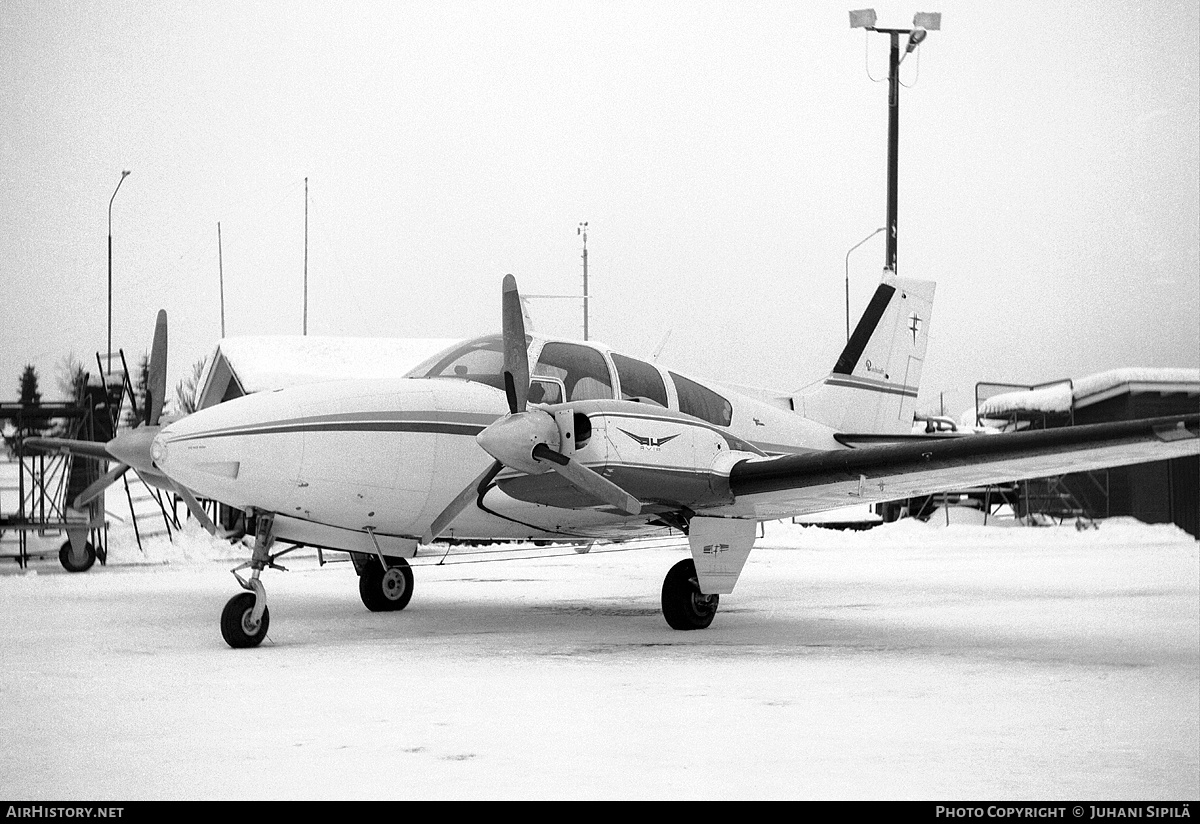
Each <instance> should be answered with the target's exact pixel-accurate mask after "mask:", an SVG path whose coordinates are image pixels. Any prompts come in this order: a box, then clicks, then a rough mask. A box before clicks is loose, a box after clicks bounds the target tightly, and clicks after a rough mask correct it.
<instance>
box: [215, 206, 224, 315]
mask: <svg viewBox="0 0 1200 824" xmlns="http://www.w3.org/2000/svg"><path fill="white" fill-rule="evenodd" d="M217 272H218V274H219V275H220V277H221V337H222V338H224V337H225V262H224V261H223V260H222V259H221V221H219V220H218V221H217Z"/></svg>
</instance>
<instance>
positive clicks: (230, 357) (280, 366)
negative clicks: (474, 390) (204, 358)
mask: <svg viewBox="0 0 1200 824" xmlns="http://www.w3.org/2000/svg"><path fill="white" fill-rule="evenodd" d="M459 342H460V340H459V339H458V338H342V337H319V336H308V335H305V336H297V335H274V336H266V335H263V336H246V337H237V338H225V339H224V340H222V341H221V342H220V343H219V344H218V345H217V354H214V355H213V357H212V358H211V359H210V364H211V363H213V362H215V361H216V360H217V358H218V356H221V355H223V356H224V358H225V360H226V361H227V362H228V363H229V365H230V366H231V367H232V369H233V371H234V373H235V374H236V375H237V378H238V382H239V383H240V384H241V386H242V389H243V390H245V391H246V392H247V393H251V392H262V391H266V390H273V389H283V388H286V387H289V386H298V385H302V384H307V383H319V382H324V381H333V380H354V379H358V378H400V377H403V376H404V375H405V373H407V372H408V371H409V370H410V369H412V368H413V367H414V366H416V365H417V364H418V363H420V362H421V361H423V360H425V359H426V358H428V357H430V356H432V355H435V354H437V353H438V352H440V351H442V350H443V349H448V348H449V347H451V346H453V345H455V344H457V343H459ZM210 369H211V366H210ZM206 377H207V376H206ZM201 385H203V381H202V383H201Z"/></svg>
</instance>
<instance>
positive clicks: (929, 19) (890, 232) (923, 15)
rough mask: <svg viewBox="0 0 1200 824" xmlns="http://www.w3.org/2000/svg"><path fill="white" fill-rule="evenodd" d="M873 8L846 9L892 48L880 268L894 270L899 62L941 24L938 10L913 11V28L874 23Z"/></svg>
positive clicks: (853, 25)
mask: <svg viewBox="0 0 1200 824" xmlns="http://www.w3.org/2000/svg"><path fill="white" fill-rule="evenodd" d="M875 21H876V15H875V10H874V9H861V10H859V11H852V12H850V28H852V29H858V28H861V29H866V30H867V31H874V32H879V33H880V34H886V35H888V36H889V37H890V38H891V41H892V48H891V55H890V57H889V60H888V161H887V163H888V169H887V247H886V249H885V251H884V257H883V268H884V271H885V272H891V273H892V274H893V275H894V274H895V273H896V207H897V203H898V200H899V197H898V192H897V188H898V187H897V174H896V173H897V168H898V166H899V154H900V64H901V63H902V62H903V61H904V58H905V56H907V55H909V54H911V53H912V52H913V51H914V50H915V49H916V48H917V46H919V45H920V44H921V41H922V40H924V39H925V37H926V36H927V35H928V33H929V32H930V31H938V30H940V29H941V27H942V14H941V12H917V13H916V14H915V15H913V28H911V29H891V28H881V27H878V26H876V25H875ZM902 34H907V35H908V43H907V44H906V46H905V49H904V54H901V53H900V35H902Z"/></svg>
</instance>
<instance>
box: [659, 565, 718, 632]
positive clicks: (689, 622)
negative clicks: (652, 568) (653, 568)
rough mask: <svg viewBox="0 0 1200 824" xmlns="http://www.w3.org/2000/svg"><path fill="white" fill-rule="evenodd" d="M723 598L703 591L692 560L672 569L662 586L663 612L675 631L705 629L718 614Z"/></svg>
mask: <svg viewBox="0 0 1200 824" xmlns="http://www.w3.org/2000/svg"><path fill="white" fill-rule="evenodd" d="M720 600H721V596H720V595H705V594H704V593H702V592H701V591H700V579H699V577H698V576H697V575H696V562H695V561H693V560H692V559H691V558H688V559H687V560H684V561H680V562H679V563H677V564H676V565H675V566H673V567H671V570H670V572H668V573H667V577H666V578H664V579H663V585H662V612H663V617H664V618H666V619H667V623H668V624H670V626H671V629H705V628H707V627H708V625H709V624H711V623H712V622H713V618H715V617H716V614H717V604H718V603H720Z"/></svg>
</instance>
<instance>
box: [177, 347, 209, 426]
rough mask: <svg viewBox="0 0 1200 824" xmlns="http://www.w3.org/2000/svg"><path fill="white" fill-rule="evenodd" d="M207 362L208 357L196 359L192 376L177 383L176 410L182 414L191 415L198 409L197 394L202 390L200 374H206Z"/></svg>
mask: <svg viewBox="0 0 1200 824" xmlns="http://www.w3.org/2000/svg"><path fill="white" fill-rule="evenodd" d="M207 364H208V358H207V357H204V358H201V359H200V360H198V361H196V362H195V363H194V364H192V376H191V377H190V378H188V379H187V380H182V381H180V382H179V383H178V384H176V386H175V406H176V411H177V412H179V413H180V414H181V415H190V414H192V413H193V412H195V411H196V403H197V401H199V398H198V397H197V395H198V394H199V392H200V376H201V375H203V374H204V367H205V365H207Z"/></svg>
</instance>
